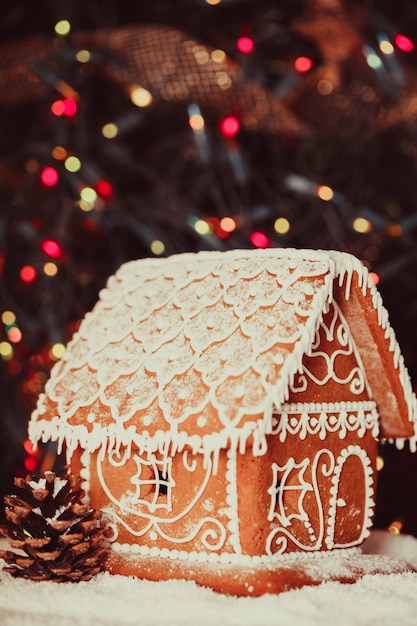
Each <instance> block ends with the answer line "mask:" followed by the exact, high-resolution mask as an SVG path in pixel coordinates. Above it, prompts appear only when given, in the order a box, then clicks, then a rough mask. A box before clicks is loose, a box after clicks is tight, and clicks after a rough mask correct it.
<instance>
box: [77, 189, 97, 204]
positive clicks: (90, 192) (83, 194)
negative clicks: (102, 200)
mask: <svg viewBox="0 0 417 626" xmlns="http://www.w3.org/2000/svg"><path fill="white" fill-rule="evenodd" d="M80 198H81V200H84V202H88V203H89V204H94V202H95V201H96V200H97V192H96V190H95V189H93V188H92V187H83V188H82V189H81V191H80Z"/></svg>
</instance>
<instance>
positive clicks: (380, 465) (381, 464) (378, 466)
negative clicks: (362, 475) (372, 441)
mask: <svg viewBox="0 0 417 626" xmlns="http://www.w3.org/2000/svg"><path fill="white" fill-rule="evenodd" d="M384 465H385V462H384V459H383V458H382V456H377V457H376V470H377V472H380V471H381V470H382V468H383V467H384Z"/></svg>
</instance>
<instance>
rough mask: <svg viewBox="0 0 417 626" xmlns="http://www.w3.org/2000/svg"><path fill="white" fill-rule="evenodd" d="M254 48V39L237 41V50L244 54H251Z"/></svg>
mask: <svg viewBox="0 0 417 626" xmlns="http://www.w3.org/2000/svg"><path fill="white" fill-rule="evenodd" d="M253 48H254V42H253V39H251V38H250V37H239V39H238V40H237V49H238V50H239V52H242V53H243V54H249V53H250V52H252V50H253Z"/></svg>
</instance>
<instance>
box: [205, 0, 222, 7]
mask: <svg viewBox="0 0 417 626" xmlns="http://www.w3.org/2000/svg"><path fill="white" fill-rule="evenodd" d="M221 1H222V0H206V4H209V5H210V6H211V7H215V6H216V5H217V4H220V2H221Z"/></svg>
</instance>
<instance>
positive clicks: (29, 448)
mask: <svg viewBox="0 0 417 626" xmlns="http://www.w3.org/2000/svg"><path fill="white" fill-rule="evenodd" d="M23 447H24V449H25V451H26V452H27V453H28V454H35V453H36V452H37V451H38V446H37V445H36V444H33V443H32V442H31V441H30V439H26V440H25V442H24V443H23Z"/></svg>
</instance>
